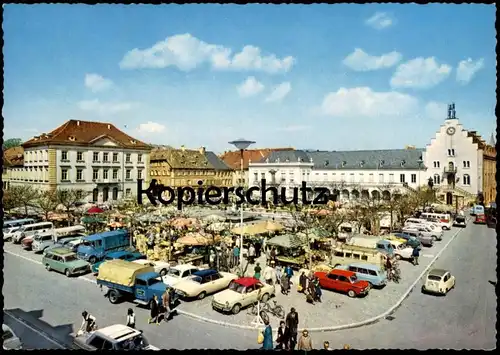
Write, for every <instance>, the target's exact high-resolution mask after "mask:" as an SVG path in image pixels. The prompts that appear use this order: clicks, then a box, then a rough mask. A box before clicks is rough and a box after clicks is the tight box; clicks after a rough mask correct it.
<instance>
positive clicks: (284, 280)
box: [281, 275, 290, 295]
mask: <svg viewBox="0 0 500 355" xmlns="http://www.w3.org/2000/svg"><path fill="white" fill-rule="evenodd" d="M288 292H290V279H289V278H288V277H287V276H285V275H283V276H281V293H282V294H283V295H288Z"/></svg>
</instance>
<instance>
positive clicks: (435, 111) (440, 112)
mask: <svg viewBox="0 0 500 355" xmlns="http://www.w3.org/2000/svg"><path fill="white" fill-rule="evenodd" d="M447 112H448V105H446V104H445V103H443V102H437V101H429V102H428V103H427V104H426V105H425V107H424V111H423V114H424V115H425V117H426V118H430V119H433V120H442V121H444V119H445V118H446V116H447Z"/></svg>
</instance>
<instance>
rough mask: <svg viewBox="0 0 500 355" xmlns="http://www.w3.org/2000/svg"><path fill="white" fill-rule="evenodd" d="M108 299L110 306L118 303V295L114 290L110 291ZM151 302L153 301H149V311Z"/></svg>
mask: <svg viewBox="0 0 500 355" xmlns="http://www.w3.org/2000/svg"><path fill="white" fill-rule="evenodd" d="M108 298H109V302H111V303H112V304H116V303H118V300H119V299H120V295H119V294H118V292H116V291H115V290H111V291H109V293H108ZM152 302H154V301H153V300H151V302H149V309H151V305H152Z"/></svg>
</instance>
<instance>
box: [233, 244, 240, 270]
mask: <svg viewBox="0 0 500 355" xmlns="http://www.w3.org/2000/svg"><path fill="white" fill-rule="evenodd" d="M239 263H240V248H238V246H237V245H235V246H234V248H233V267H234V266H238V264H239Z"/></svg>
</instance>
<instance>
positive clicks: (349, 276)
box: [314, 269, 370, 298]
mask: <svg viewBox="0 0 500 355" xmlns="http://www.w3.org/2000/svg"><path fill="white" fill-rule="evenodd" d="M314 275H315V276H316V277H317V278H318V279H319V284H320V286H321V288H324V289H327V290H333V291H337V292H342V293H347V295H348V296H349V297H351V298H353V297H357V296H364V295H367V294H368V292H369V291H370V283H369V282H368V281H364V280H363V281H362V280H358V277H357V276H356V273H354V272H352V271H347V270H339V269H333V270H331V271H330V272H328V273H327V272H320V271H317V272H315V273H314Z"/></svg>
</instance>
